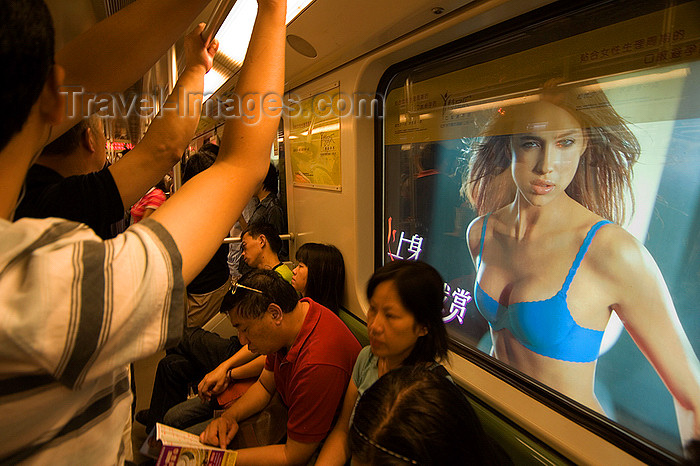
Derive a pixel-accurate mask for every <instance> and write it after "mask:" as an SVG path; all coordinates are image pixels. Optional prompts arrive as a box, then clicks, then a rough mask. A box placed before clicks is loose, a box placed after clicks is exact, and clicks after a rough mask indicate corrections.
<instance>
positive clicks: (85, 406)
mask: <svg viewBox="0 0 700 466" xmlns="http://www.w3.org/2000/svg"><path fill="white" fill-rule="evenodd" d="M157 3H160V2H159V1H155V0H154V1H153V2H150V3H149V5H152V4H157ZM182 3H188V2H182ZM192 3H197V2H194V1H193V2H192ZM285 13H286V5H285V2H284V0H281V1H277V0H260V1H259V9H258V18H257V20H256V24H255V27H254V30H253V36H252V38H251V43H250V47H249V50H248V54H247V58H246V61H245V65H244V67H243V69H242V70H241V75H240V79H239V82H238V86H237V91H238V92H239V95H242V96H249V97H250V96H253V97H256V96H264V95H268V94H269V95H271V96H278V97H279V96H281V95H282V92H283V81H284V77H283V76H284V70H283V67H282V66H276V65H275V64H281V63H284V19H285ZM0 17H1V18H3V19H4V20H5V23H6V27H3V28H2V29H0V60H1V61H2V63H4V64H5V65H6V66H5V68H4V70H3V73H2V74H1V75H0V76H1V77H0V80H1V81H2V82H1V83H0V84H2V85H0V102H1V103H2V105H3V109H4V110H5V112H4V115H5V116H4V117H2V118H3V121H2V123H3V124H0V359H1V360H2V361H3V364H2V365H1V366H0V380H2V383H0V419H2V421H0V423H1V424H2V432H3V442H1V443H0V462H1V463H8V464H15V463H18V462H21V461H30V462H32V463H34V464H75V463H76V462H80V463H82V464H113V463H118V464H121V463H123V461H124V459H125V456H126V455H127V453H128V449H129V445H130V439H129V438H128V437H127V436H125V435H123V434H124V433H126V434H128V432H129V426H130V404H131V394H130V392H129V386H128V369H127V364H128V363H129V362H132V361H135V360H137V359H140V358H143V357H146V356H148V355H150V354H153V353H155V352H156V351H158V350H160V349H162V348H164V347H165V346H166V345H167V344H173V343H174V342H176V341H177V339H178V338H179V337H180V335H181V334H182V328H183V323H184V322H183V321H184V316H185V312H184V301H183V299H182V295H183V292H184V287H185V285H186V284H187V283H189V281H190V280H192V278H193V277H195V276H196V275H197V273H199V271H200V270H201V269H202V268H203V267H204V265H205V264H206V263H207V261H208V260H209V259H210V258H211V256H212V255H213V253H214V251H215V250H216V249H217V248H218V247H219V245H220V244H221V241H222V239H223V238H224V236H225V235H226V233H227V232H228V231H229V229H230V228H231V225H233V223H234V222H235V221H236V219H237V218H238V217H239V216H240V213H241V211H242V210H243V207H244V206H245V205H246V203H247V202H248V199H250V197H251V196H252V195H253V193H254V192H255V191H256V190H257V188H258V185H259V183H260V182H261V181H262V179H263V178H264V176H265V173H266V171H267V167H268V164H269V151H270V146H271V144H272V141H273V138H274V137H275V133H276V130H277V125H278V121H279V112H276V113H275V112H274V111H272V107H274V105H268V107H267V110H268V111H264V110H265V108H260V107H258V110H259V114H258V115H256V116H257V118H256V119H255V121H256V123H255V124H254V125H253V124H248V123H246V122H245V121H243V120H242V119H241V118H231V119H229V120H228V121H227V122H226V128H225V129H226V135H225V137H224V140H223V141H222V146H221V151H220V153H219V158H218V160H217V162H216V163H215V164H214V165H213V166H212V167H211V168H210V169H209V170H206V171H205V172H203V173H201V174H200V175H197V176H196V177H194V178H193V179H192V180H190V182H188V183H187V185H186V186H185V187H184V188H183V189H182V190H180V191H178V192H177V193H176V194H175V195H174V196H173V197H172V198H171V199H170V200H168V201H167V202H166V203H165V204H163V205H162V206H161V207H160V208H159V209H158V210H157V211H156V212H155V213H154V214H153V215H152V216H151V217H150V218H148V219H145V220H144V221H142V222H139V223H138V224H137V225H134V226H132V227H131V228H129V229H128V230H127V231H126V232H125V233H123V234H121V235H119V236H117V237H116V238H114V239H112V240H108V241H103V240H101V239H100V238H99V237H98V236H96V235H95V233H94V232H93V231H92V230H91V229H89V228H86V227H85V226H84V225H81V224H78V223H73V222H70V221H66V220H60V219H57V218H49V219H30V218H24V219H20V220H18V221H16V222H13V221H12V216H13V212H14V209H15V206H16V205H17V202H18V199H19V198H20V193H21V191H22V185H23V182H24V177H25V175H26V173H27V170H28V168H29V166H30V165H31V164H32V162H33V161H34V158H35V157H36V156H37V155H38V154H39V153H40V152H41V150H42V148H43V146H44V145H45V144H46V143H47V142H48V141H49V140H50V139H51V134H52V133H54V132H58V131H55V130H54V128H57V127H59V128H60V124H61V121H62V119H63V114H64V96H63V95H61V93H60V92H59V88H60V86H61V84H62V82H63V79H64V76H65V75H66V74H68V75H69V76H70V75H72V76H74V77H76V80H77V81H80V79H81V71H80V70H77V71H76V69H71V67H72V66H71V65H69V67H68V73H66V72H65V71H64V69H63V67H62V66H60V65H58V64H54V60H53V58H54V53H53V28H52V23H51V17H50V15H49V12H48V9H47V8H46V5H45V4H44V3H43V1H42V0H1V1H0ZM150 19H152V17H151V18H149V20H150ZM166 22H167V21H166ZM202 29H203V25H200V26H199V27H197V28H195V30H194V31H193V32H192V33H191V34H190V35H189V36H188V37H187V39H186V48H187V52H186V53H187V59H188V63H189V66H188V67H187V69H186V71H185V73H183V75H182V76H181V77H180V80H181V82H188V83H191V84H188V86H191V87H188V88H187V89H184V91H185V95H188V96H190V97H193V99H190V100H189V102H190V103H193V102H195V104H193V105H194V106H190V107H189V108H183V107H179V108H177V109H171V110H169V111H179V112H180V115H181V117H180V118H179V119H177V122H176V123H175V125H176V126H177V128H163V131H176V132H178V133H179V134H180V135H179V136H174V137H177V141H181V142H183V146H182V147H178V148H177V151H178V152H182V151H183V150H184V148H185V145H186V144H187V141H188V139H189V137H190V136H191V135H192V133H193V132H194V129H195V126H196V123H197V119H198V111H196V110H195V109H196V108H197V107H196V100H197V98H199V99H201V90H202V87H203V80H204V74H205V73H206V71H207V70H208V69H209V68H211V66H212V61H213V56H214V54H215V53H216V49H217V44H216V43H211V44H203V43H202V41H201V39H200V37H199V34H200V32H201V31H202ZM73 53H78V51H76V50H74V51H73ZM81 60H85V57H84V56H81ZM67 64H68V63H67ZM270 64H273V65H272V66H271V65H270ZM183 80H184V81H183ZM261 100H262V99H261ZM271 100H274V99H273V98H268V103H270V102H271ZM279 100H280V102H281V98H279ZM174 102H175V101H173V103H174ZM166 107H167V106H166ZM171 107H177V106H176V105H171ZM248 108H249V107H248ZM8 115H10V116H11V118H8ZM154 124H155V123H154ZM182 134H184V135H186V136H184V137H183V136H181V135H182ZM163 144H164V146H166V147H169V146H170V145H171V144H173V145H174V144H175V142H167V143H163ZM159 149H160V148H159ZM234 180H235V182H234ZM202 199H217V203H216V204H215V205H214V204H213V203H209V202H202Z"/></svg>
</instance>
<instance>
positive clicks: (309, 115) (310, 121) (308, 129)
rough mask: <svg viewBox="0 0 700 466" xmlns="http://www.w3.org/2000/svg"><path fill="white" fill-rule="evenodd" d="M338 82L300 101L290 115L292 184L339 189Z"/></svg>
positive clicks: (340, 187) (340, 186)
mask: <svg viewBox="0 0 700 466" xmlns="http://www.w3.org/2000/svg"><path fill="white" fill-rule="evenodd" d="M339 90H340V84H339V83H336V84H335V85H334V86H333V87H332V88H330V89H328V90H327V91H325V92H320V93H317V94H314V95H312V96H310V97H308V98H305V99H302V100H301V101H299V103H298V105H299V107H298V108H297V109H296V110H297V111H295V112H294V115H293V116H291V118H290V130H289V144H290V148H291V161H292V173H293V175H294V185H295V186H304V187H310V188H321V189H332V190H336V191H340V190H341V189H342V185H341V171H340V117H339V115H338V112H337V111H335V110H334V109H335V108H337V102H338V99H339Z"/></svg>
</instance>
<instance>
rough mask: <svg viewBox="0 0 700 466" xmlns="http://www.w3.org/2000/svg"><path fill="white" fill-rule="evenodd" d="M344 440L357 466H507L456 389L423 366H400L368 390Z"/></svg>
mask: <svg viewBox="0 0 700 466" xmlns="http://www.w3.org/2000/svg"><path fill="white" fill-rule="evenodd" d="M349 436H350V437H349V444H350V452H351V454H352V464H357V465H360V464H434V465H440V466H462V465H465V464H470V465H503V464H512V463H511V462H510V459H509V458H508V457H507V455H506V454H505V453H504V452H502V451H500V450H499V449H496V448H494V445H493V443H492V441H491V439H490V438H488V437H487V435H486V434H485V433H484V430H483V428H482V426H481V423H480V421H479V418H478V417H477V416H476V413H475V412H474V409H473V408H472V406H471V404H470V403H469V401H468V400H467V399H466V398H465V397H464V395H463V394H462V393H461V392H460V390H459V388H457V386H455V385H454V384H453V383H452V382H450V381H449V380H447V379H446V378H445V377H442V376H440V375H438V374H436V373H435V372H434V371H430V370H428V369H426V368H425V367H424V366H413V367H410V366H403V367H399V368H397V369H394V370H392V371H390V372H388V373H387V374H386V375H384V376H382V377H380V378H379V380H377V382H375V383H374V384H373V385H372V386H371V387H369V388H368V389H367V390H366V391H365V392H364V394H363V395H362V397H361V398H360V399H359V400H358V402H357V405H356V407H355V413H354V415H353V419H352V425H351V427H350V433H349ZM317 464H319V463H317Z"/></svg>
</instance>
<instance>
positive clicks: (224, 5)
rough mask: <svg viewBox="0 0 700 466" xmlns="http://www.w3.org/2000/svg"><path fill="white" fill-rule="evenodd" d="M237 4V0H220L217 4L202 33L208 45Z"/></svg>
mask: <svg viewBox="0 0 700 466" xmlns="http://www.w3.org/2000/svg"><path fill="white" fill-rule="evenodd" d="M235 4H236V0H219V3H217V4H216V7H214V11H213V12H212V14H211V16H210V17H209V21H207V25H206V27H205V28H204V31H202V33H201V34H200V36H201V37H202V40H203V41H204V43H205V44H206V45H209V42H211V40H212V39H213V38H214V36H215V35H216V33H217V32H219V29H220V28H221V25H222V24H224V20H225V19H226V17H227V16H228V14H229V13H230V12H231V8H233V5H235Z"/></svg>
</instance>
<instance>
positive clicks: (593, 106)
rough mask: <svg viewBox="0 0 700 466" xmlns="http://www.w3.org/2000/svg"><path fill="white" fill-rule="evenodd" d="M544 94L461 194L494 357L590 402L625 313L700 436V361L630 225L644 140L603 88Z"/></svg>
mask: <svg viewBox="0 0 700 466" xmlns="http://www.w3.org/2000/svg"><path fill="white" fill-rule="evenodd" d="M592 87H593V86H587V88H586V90H585V92H584V91H583V90H581V89H576V88H573V87H570V86H569V87H566V86H557V85H554V84H549V83H548V85H545V88H544V90H543V91H542V93H541V94H538V95H535V96H531V99H530V100H529V101H528V102H527V103H521V104H518V105H513V106H511V107H502V108H500V109H499V110H498V112H497V113H496V116H495V118H494V119H493V121H492V122H491V123H490V125H489V127H488V129H487V131H486V134H485V135H484V136H483V137H482V138H481V144H480V145H479V147H478V149H477V150H476V151H475V153H474V155H473V156H472V159H471V161H470V166H469V173H468V180H467V183H466V184H465V186H464V187H463V190H464V191H465V192H466V194H467V195H468V196H469V199H470V201H471V203H472V204H473V205H474V207H475V208H476V210H477V212H478V214H479V215H481V216H480V217H478V218H477V219H475V220H474V221H473V222H472V223H471V225H470V226H469V229H468V232H467V241H468V245H469V248H470V252H471V255H472V259H473V260H474V264H475V266H476V268H477V275H476V277H477V278H476V285H475V288H474V290H475V301H476V304H477V307H478V309H479V312H480V313H481V314H482V315H483V316H484V318H485V319H486V320H488V322H489V325H490V327H491V335H492V341H493V347H492V354H493V355H494V356H495V357H496V358H498V359H500V360H502V361H504V362H506V363H508V364H510V365H512V366H513V367H515V368H517V369H519V370H520V371H522V372H524V373H525V374H528V375H530V376H532V377H533V378H535V379H537V380H539V381H541V382H543V383H545V384H547V385H549V386H550V387H552V388H554V389H556V390H558V391H559V392H561V393H563V394H565V395H567V396H569V397H570V398H573V399H574V400H576V401H579V402H581V403H583V404H585V405H586V406H588V407H590V408H592V409H595V410H597V411H599V412H602V408H601V406H600V404H599V403H598V400H597V399H596V397H595V395H594V392H593V384H594V375H595V366H596V361H597V358H598V354H599V350H600V346H601V341H602V337H603V331H604V330H605V327H606V325H607V323H608V320H609V319H610V316H611V312H612V311H615V312H616V313H617V315H618V316H619V317H620V318H621V320H622V322H624V324H625V328H626V329H627V330H628V332H629V333H630V335H631V336H632V338H633V339H634V340H635V342H637V345H638V346H639V348H640V350H642V352H643V353H644V354H645V355H646V356H647V358H648V359H649V361H650V362H651V364H652V365H653V366H654V367H655V368H656V370H657V372H658V373H659V375H660V377H661V378H662V379H663V381H664V383H665V384H666V386H667V387H668V388H669V390H670V391H671V393H672V394H673V396H674V397H675V399H676V401H677V402H678V403H677V404H680V405H681V406H682V407H683V408H685V409H686V410H688V411H690V413H691V414H692V415H693V416H694V417H693V419H694V421H693V425H692V426H691V427H690V430H691V431H690V432H688V431H686V436H693V437H695V438H700V364H698V360H697V358H696V356H695V355H694V353H693V350H692V348H691V346H690V344H689V342H688V339H687V337H686V335H685V333H684V332H683V330H682V327H681V325H680V322H679V321H678V317H677V315H676V311H675V308H674V306H673V302H672V300H671V297H670V294H669V292H668V289H667V287H666V284H665V282H664V280H663V277H662V276H661V273H660V272H659V270H658V268H657V266H656V263H655V262H654V260H653V258H652V257H651V255H650V254H649V253H648V251H647V250H646V249H645V248H644V246H643V245H642V244H641V243H640V242H638V241H637V240H636V239H635V238H634V237H633V236H632V235H631V234H629V233H628V232H626V231H625V230H624V229H622V228H621V227H620V226H618V223H622V221H623V219H624V202H623V195H624V194H625V192H626V191H630V178H631V174H632V165H633V163H634V162H635V161H636V160H637V158H638V155H639V145H638V143H637V140H636V138H635V137H634V135H633V134H632V133H631V131H630V130H629V129H628V128H627V126H626V124H625V123H624V121H623V120H622V118H621V117H620V116H619V115H618V114H617V113H616V112H615V110H614V109H613V108H612V106H611V105H610V103H609V102H608V100H607V98H606V97H605V94H604V93H603V92H602V91H601V90H597V89H593V88H592Z"/></svg>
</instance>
